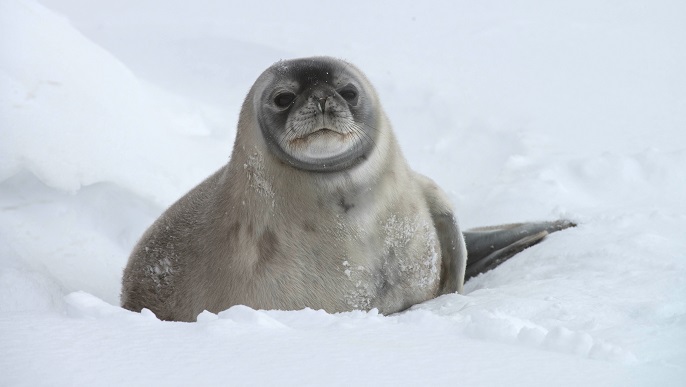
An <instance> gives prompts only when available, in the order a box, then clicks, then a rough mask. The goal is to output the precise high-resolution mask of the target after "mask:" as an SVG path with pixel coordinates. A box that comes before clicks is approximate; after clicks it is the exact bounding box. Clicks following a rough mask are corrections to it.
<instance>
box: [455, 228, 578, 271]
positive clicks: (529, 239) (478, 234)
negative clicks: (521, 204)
mask: <svg viewBox="0 0 686 387" xmlns="http://www.w3.org/2000/svg"><path fill="white" fill-rule="evenodd" d="M574 226H576V224H574V223H572V222H570V221H568V220H558V221H554V222H539V223H515V224H506V225H502V226H492V227H481V228H476V229H472V230H469V231H465V232H464V239H465V242H466V244H467V270H466V272H465V281H466V280H467V279H469V278H471V277H474V276H476V275H478V274H480V273H484V272H487V271H489V270H491V269H493V268H495V267H496V266H498V265H500V264H501V263H503V262H505V261H506V260H508V259H509V258H511V257H512V256H513V255H515V254H517V253H519V252H520V251H522V250H524V249H526V248H528V247H531V246H533V245H535V244H537V243H538V242H540V241H541V240H543V238H545V237H546V236H547V235H548V234H550V233H553V232H556V231H560V230H564V229H566V228H569V227H574Z"/></svg>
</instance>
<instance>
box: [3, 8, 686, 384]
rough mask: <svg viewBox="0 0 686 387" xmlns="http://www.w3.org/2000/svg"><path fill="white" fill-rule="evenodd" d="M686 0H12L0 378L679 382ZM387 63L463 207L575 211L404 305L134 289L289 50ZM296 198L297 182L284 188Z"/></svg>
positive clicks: (412, 140)
mask: <svg viewBox="0 0 686 387" xmlns="http://www.w3.org/2000/svg"><path fill="white" fill-rule="evenodd" d="M685 18H686V3H684V2H683V1H680V0H674V1H661V0H658V1H647V0H646V1H635V0H628V1H621V2H620V1H604V2H597V1H592V0H578V1H573V2H572V1H568V2H547V1H530V0H523V1H517V2H512V1H509V0H485V1H478V2H473V1H466V0H458V1H453V2H418V1H395V2H393V3H392V4H391V3H386V4H381V3H371V2H366V1H351V2H345V4H344V3H341V2H322V1H303V2H299V1H286V2H284V1H280V2H276V1H275V2H269V3H265V2H254V3H253V2H240V3H235V2H225V1H221V0H200V1H194V2H188V1H181V0H165V1H163V0H136V1H134V0H118V1H104V0H93V1H88V2H83V1H79V0H43V1H41V2H40V3H37V2H35V1H31V0H0V385H2V386H40V385H45V386H70V385H79V386H85V385H99V386H109V385H112V386H114V385H127V386H137V385H140V386H154V385H208V386H210V385H222V386H224V385H298V386H299V385H372V384H374V385H461V386H502V385H508V386H550V385H554V386H683V385H685V384H684V383H686V231H685V230H686V204H685V200H684V198H685V197H686V71H684V69H686V23H684V20H685ZM311 55H332V56H336V57H341V58H345V59H347V60H349V61H351V62H353V63H355V64H357V65H358V66H359V67H360V68H361V69H363V71H365V72H366V73H367V75H368V76H369V78H370V79H371V80H372V82H373V83H374V84H375V85H376V87H377V89H378V91H379V94H380V96H381V98H382V101H383V102H384V106H385V109H386V111H387V113H388V115H389V116H390V118H391V121H392V122H393V124H394V127H395V131H396V133H397V136H398V138H399V141H400V143H401V146H402V148H403V151H404V153H405V156H406V157H407V159H408V161H409V163H410V164H411V165H412V166H413V168H415V169H416V170H418V171H420V172H422V173H424V174H426V175H428V176H430V177H432V178H433V179H434V180H436V181H437V182H438V183H439V184H440V185H441V186H442V187H443V188H444V189H445V190H446V191H447V192H448V194H449V196H450V198H451V200H452V201H453V202H454V205H455V207H456V209H457V211H458V215H459V217H460V223H461V225H462V227H463V228H469V227H475V226H483V225H492V224H498V223H506V222H516V221H531V220H545V219H559V218H567V219H571V220H574V221H576V222H578V224H579V226H578V227H576V228H574V229H570V230H565V231H563V232H559V233H556V234H553V235H551V236H550V237H549V238H547V239H546V240H545V241H544V242H543V243H541V244H540V245H537V246H535V247H533V248H530V249H528V250H526V251H524V252H522V253H521V254H519V255H517V256H516V257H515V258H513V259H511V260H510V261H508V262H506V263H505V264H503V265H502V266H500V267H499V268H497V269H496V270H494V271H491V272H489V273H486V274H483V275H481V276H479V277H477V278H475V279H473V280H471V281H470V282H468V283H467V285H466V292H465V294H464V295H458V294H452V295H446V296H443V297H440V298H437V299H435V300H432V301H430V302H426V303H424V304H421V305H417V306H415V307H413V308H412V309H410V310H408V311H406V312H403V313H399V314H396V315H392V316H382V315H380V314H378V313H376V311H371V312H362V311H355V312H350V313H341V314H333V315H332V314H327V313H325V312H323V311H315V310H301V311H259V310H252V309H250V308H248V307H245V306H236V307H233V308H231V309H229V310H227V311H224V312H221V313H219V314H217V315H214V314H211V313H208V312H206V313H204V314H202V315H200V317H199V318H198V322H197V323H175V322H162V321H159V320H157V319H156V318H155V316H154V315H152V313H150V312H149V311H143V312H142V313H132V312H129V311H126V310H123V309H121V308H120V307H119V306H118V298H119V291H120V280H121V273H122V269H123V267H124V265H125V263H126V260H127V257H128V253H129V252H130V250H131V248H132V247H133V245H134V243H135V242H136V240H137V238H139V236H140V235H141V234H142V232H143V231H144V230H145V229H146V228H147V227H148V226H149V225H150V224H151V223H152V222H153V221H154V219H155V218H156V217H157V216H158V215H159V214H160V213H161V212H162V211H163V210H164V209H165V208H166V206H168V205H169V204H171V203H172V202H173V201H174V200H175V199H176V198H178V197H180V196H181V195H183V194H184V193H185V192H187V191H188V190H189V189H190V188H192V187H193V186H195V185H196V184H197V183H198V182H200V181H201V180H202V179H204V178H205V177H206V176H208V175H209V174H211V173H212V172H213V171H214V170H216V169H217V168H219V167H220V166H221V165H222V164H223V163H225V162H226V161H227V160H228V158H229V156H230V152H231V146H232V142H233V137H234V135H235V125H236V121H237V115H238V111H239V108H240V104H241V102H242V99H243V97H244V96H245V94H246V93H247V91H248V89H249V87H250V85H251V84H252V82H253V81H254V79H256V77H257V76H258V75H259V73H260V72H262V71H263V70H264V69H265V68H266V67H268V66H269V65H270V64H272V63H273V62H275V61H277V60H279V59H286V58H295V57H302V56H311ZM275 194H278V193H275Z"/></svg>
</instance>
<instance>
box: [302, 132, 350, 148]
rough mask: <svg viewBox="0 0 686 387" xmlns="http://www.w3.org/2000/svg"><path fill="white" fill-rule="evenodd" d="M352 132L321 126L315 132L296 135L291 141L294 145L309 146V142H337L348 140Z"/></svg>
mask: <svg viewBox="0 0 686 387" xmlns="http://www.w3.org/2000/svg"><path fill="white" fill-rule="evenodd" d="M351 136H352V133H341V132H340V131H338V130H334V129H330V128H321V129H317V130H315V131H313V132H310V133H307V134H305V135H302V136H299V137H296V138H294V139H292V140H290V141H289V143H290V144H291V145H293V146H307V145H308V144H310V143H312V142H316V141H320V140H321V141H336V142H346V141H348V140H349V139H350V137H351Z"/></svg>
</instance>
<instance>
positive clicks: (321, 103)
mask: <svg viewBox="0 0 686 387" xmlns="http://www.w3.org/2000/svg"><path fill="white" fill-rule="evenodd" d="M314 99H315V101H316V102H317V107H319V111H320V112H325V111H326V100H328V99H329V97H322V98H320V97H314Z"/></svg>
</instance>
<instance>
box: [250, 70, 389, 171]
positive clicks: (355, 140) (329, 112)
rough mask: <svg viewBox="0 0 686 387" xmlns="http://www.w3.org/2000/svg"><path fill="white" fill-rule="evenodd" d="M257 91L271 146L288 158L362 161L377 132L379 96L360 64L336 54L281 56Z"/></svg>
mask: <svg viewBox="0 0 686 387" xmlns="http://www.w3.org/2000/svg"><path fill="white" fill-rule="evenodd" d="M265 80H266V81H265V83H264V87H263V88H261V90H258V91H257V94H256V95H255V100H254V102H255V111H256V112H257V119H258V123H259V125H260V129H261V131H262V135H263V136H264V138H265V141H266V143H267V146H268V147H269V150H270V151H271V152H272V153H273V154H274V155H275V156H276V157H277V158H279V159H280V160H281V161H283V162H285V163H286V164H288V165H290V166H292V167H295V168H298V169H303V170H307V171H313V172H336V171H342V170H345V169H348V168H352V167H354V166H356V165H358V164H359V163H361V162H362V161H364V160H365V159H366V158H367V156H368V155H369V153H370V152H371V151H372V150H373V147H374V143H375V139H376V136H377V133H376V129H375V127H376V123H375V121H376V119H377V117H376V114H375V113H374V112H375V111H376V109H375V106H374V105H375V103H376V101H375V96H374V95H373V91H372V90H369V89H370V87H369V86H368V84H367V82H366V80H364V79H363V75H362V74H360V73H359V71H358V70H356V69H355V68H353V67H352V66H350V65H349V64H347V63H345V62H343V61H340V60H336V59H333V58H308V59H295V60H289V61H282V62H278V63H276V64H275V65H273V66H272V67H270V68H269V69H268V70H267V71H266V72H265Z"/></svg>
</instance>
